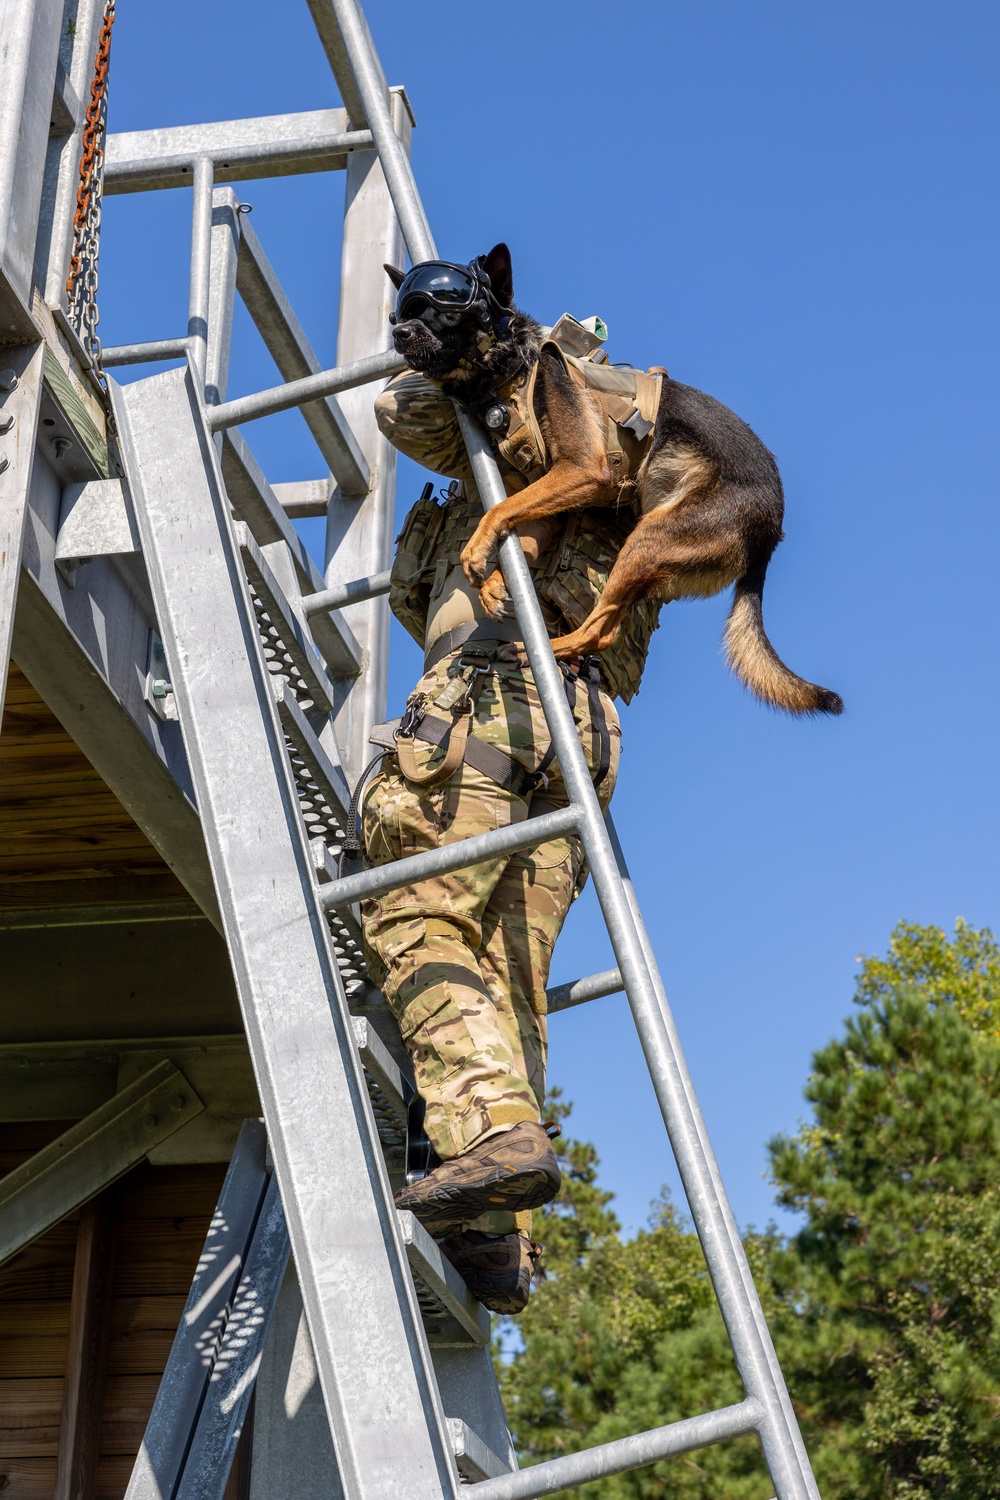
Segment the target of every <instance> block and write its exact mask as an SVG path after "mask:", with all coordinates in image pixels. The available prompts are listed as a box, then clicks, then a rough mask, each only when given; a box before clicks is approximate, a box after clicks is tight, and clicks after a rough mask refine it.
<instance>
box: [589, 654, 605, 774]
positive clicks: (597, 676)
mask: <svg viewBox="0 0 1000 1500" xmlns="http://www.w3.org/2000/svg"><path fill="white" fill-rule="evenodd" d="M588 668H589V670H588V677H587V697H588V698H589V699H590V722H591V723H592V724H593V726H594V729H595V731H596V733H597V735H598V738H599V745H598V757H597V770H596V771H595V772H594V786H595V788H596V787H599V786H600V784H601V782H602V781H603V780H604V778H605V777H606V776H607V774H608V772H609V771H610V770H611V730H610V729H609V728H608V716H607V714H606V713H605V712H604V704H603V703H602V702H601V669H600V667H599V666H598V665H597V663H596V662H595V661H594V658H593V657H591V658H590V660H589V663H588Z"/></svg>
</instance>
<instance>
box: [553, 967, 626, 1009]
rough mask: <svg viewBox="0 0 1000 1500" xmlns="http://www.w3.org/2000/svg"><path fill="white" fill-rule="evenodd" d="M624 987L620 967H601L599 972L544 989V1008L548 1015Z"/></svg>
mask: <svg viewBox="0 0 1000 1500" xmlns="http://www.w3.org/2000/svg"><path fill="white" fill-rule="evenodd" d="M624 988H625V986H624V984H623V983H622V976H621V970H620V969H602V970H601V972H600V973H599V974H588V975H587V977H586V979H574V980H571V981H570V983H569V984H554V985H553V986H552V988H551V989H549V990H546V991H545V999H546V1008H547V1010H548V1013H549V1015H552V1013H553V1011H557V1010H569V1008H570V1006H572V1005H582V1004H583V1003H584V1001H585V1000H600V998H601V997H602V995H617V994H618V992H619V990H623V989H624Z"/></svg>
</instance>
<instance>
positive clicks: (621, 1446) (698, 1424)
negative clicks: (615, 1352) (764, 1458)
mask: <svg viewBox="0 0 1000 1500" xmlns="http://www.w3.org/2000/svg"><path fill="white" fill-rule="evenodd" d="M761 1415H762V1413H761V1409H760V1407H759V1405H758V1404H757V1402H756V1401H752V1400H751V1399H750V1398H749V1397H747V1399H746V1400H745V1401H741V1402H740V1403H739V1405H738V1406H723V1407H720V1408H719V1410H718V1411H709V1412H705V1413H704V1414H703V1415H702V1416H699V1417H685V1418H684V1420H683V1421H680V1422H671V1423H669V1424H668V1425H667V1426H666V1427H654V1428H652V1429H651V1430H650V1431H649V1432H640V1433H637V1434H636V1435H635V1436H634V1437H627V1438H618V1440H617V1441H616V1442H613V1443H600V1444H599V1445H598V1446H597V1447H595V1448H584V1449H583V1450H582V1452H580V1453H567V1454H566V1455H565V1456H564V1457H562V1458H552V1459H549V1460H548V1462H547V1463H543V1464H535V1465H534V1466H533V1467H532V1468H530V1469H517V1470H515V1471H514V1472H513V1473H506V1474H502V1475H501V1476H500V1477H499V1478H497V1479H487V1480H484V1481H483V1483H482V1484H478V1485H476V1487H475V1490H474V1491H473V1493H474V1494H475V1495H476V1496H477V1500H535V1497H536V1496H539V1495H553V1494H556V1493H557V1492H558V1491H560V1490H568V1489H571V1488H575V1487H576V1486H577V1485H580V1484H586V1483H587V1482H588V1481H589V1480H591V1479H603V1478H605V1477H606V1476H607V1475H609V1474H622V1473H624V1472H625V1470H627V1469H641V1468H643V1467H644V1466H645V1465H646V1464H655V1463H658V1462H659V1461H660V1459H662V1458H670V1457H672V1456H673V1455H674V1454H677V1453H689V1452H690V1451H691V1449H692V1448H707V1447H709V1446H710V1444H712V1443H719V1442H722V1440H723V1439H724V1438H731V1437H740V1436H741V1435H742V1434H743V1433H745V1432H753V1431H755V1430H756V1428H757V1426H758V1424H759V1422H760V1419H761Z"/></svg>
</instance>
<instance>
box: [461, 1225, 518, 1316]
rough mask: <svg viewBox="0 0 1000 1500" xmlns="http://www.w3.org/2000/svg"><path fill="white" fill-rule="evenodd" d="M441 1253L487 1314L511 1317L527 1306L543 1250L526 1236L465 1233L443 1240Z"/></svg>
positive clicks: (479, 1232) (472, 1231)
mask: <svg viewBox="0 0 1000 1500" xmlns="http://www.w3.org/2000/svg"><path fill="white" fill-rule="evenodd" d="M441 1249H442V1250H443V1251H444V1253H445V1255H447V1257H448V1259H449V1260H450V1261H451V1263H452V1265H453V1266H454V1267H455V1270H456V1271H457V1272H458V1274H459V1275H460V1276H461V1278H462V1280H463V1281H464V1282H465V1284H466V1286H467V1287H468V1288H469V1291H470V1292H471V1293H472V1295H473V1296H474V1297H476V1298H478V1300H479V1301H480V1302H481V1303H482V1304H483V1306H484V1307H488V1308H489V1310H490V1312H495V1313H504V1314H506V1316H507V1317H513V1316H514V1315H515V1314H517V1313H519V1312H523V1311H524V1309H525V1308H526V1307H527V1305H528V1293H529V1292H530V1290H531V1282H532V1278H533V1277H534V1275H535V1271H536V1269H537V1267H538V1259H539V1256H540V1255H541V1253H542V1247H541V1245H539V1244H538V1242H537V1240H530V1239H529V1238H528V1236H527V1235H526V1234H516V1233H515V1234H483V1233H481V1231H480V1230H478V1229H467V1230H466V1231H465V1233H464V1234H456V1235H453V1236H452V1237H451V1238H450V1239H447V1240H442V1242H441Z"/></svg>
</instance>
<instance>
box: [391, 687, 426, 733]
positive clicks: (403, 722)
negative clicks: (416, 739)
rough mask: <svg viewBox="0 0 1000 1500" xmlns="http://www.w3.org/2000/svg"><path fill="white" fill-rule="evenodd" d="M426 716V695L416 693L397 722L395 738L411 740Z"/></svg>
mask: <svg viewBox="0 0 1000 1500" xmlns="http://www.w3.org/2000/svg"><path fill="white" fill-rule="evenodd" d="M426 714H427V694H426V693H418V694H417V696H416V697H415V698H414V699H413V701H412V702H411V703H408V704H407V705H406V708H405V710H404V712H403V717H402V718H401V719H400V721H399V728H398V729H397V730H396V738H397V739H403V740H412V738H413V736H414V735H415V734H416V732H417V729H418V727H419V725H420V721H421V720H422V719H423V718H425V717H426Z"/></svg>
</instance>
